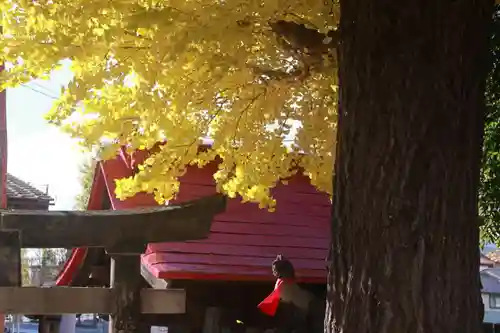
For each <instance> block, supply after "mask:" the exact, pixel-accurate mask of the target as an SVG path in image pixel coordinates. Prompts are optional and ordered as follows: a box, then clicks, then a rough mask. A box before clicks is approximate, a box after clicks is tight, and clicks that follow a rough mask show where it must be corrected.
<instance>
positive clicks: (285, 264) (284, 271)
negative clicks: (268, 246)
mask: <svg viewBox="0 0 500 333" xmlns="http://www.w3.org/2000/svg"><path fill="white" fill-rule="evenodd" d="M272 269H273V275H274V277H276V278H278V279H294V278H295V268H293V265H292V263H291V262H290V260H288V259H286V258H285V257H284V256H283V255H282V254H278V255H277V256H276V259H274V261H273V265H272Z"/></svg>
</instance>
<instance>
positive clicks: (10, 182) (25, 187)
mask: <svg viewBox="0 0 500 333" xmlns="http://www.w3.org/2000/svg"><path fill="white" fill-rule="evenodd" d="M9 199H11V200H12V199H18V200H35V201H45V202H48V203H52V202H53V201H54V199H53V198H52V197H51V196H49V195H48V194H47V193H45V192H43V191H40V190H39V189H37V188H36V187H34V186H33V185H31V184H29V183H27V182H25V181H22V180H21V179H19V178H17V177H15V176H13V175H11V174H7V200H9Z"/></svg>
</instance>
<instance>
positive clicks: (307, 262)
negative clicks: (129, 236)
mask: <svg viewBox="0 0 500 333" xmlns="http://www.w3.org/2000/svg"><path fill="white" fill-rule="evenodd" d="M215 171H216V165H215V163H212V164H210V165H208V166H207V167H205V168H203V169H200V168H197V167H190V168H189V169H188V171H187V173H186V175H185V176H184V177H182V178H181V186H180V192H179V195H178V196H177V198H176V200H174V201H173V202H183V201H188V200H193V199H196V198H199V197H203V196H207V195H210V194H214V193H215V184H214V180H213V177H212V175H213V173H214V172H215ZM273 195H274V196H275V198H276V199H277V202H278V204H277V207H276V211H275V212H273V213H270V212H268V211H267V210H263V209H259V208H258V206H257V205H256V204H252V203H241V202H240V201H239V200H238V199H231V200H229V202H228V207H227V210H226V212H225V213H223V214H219V215H218V216H216V218H215V220H214V222H213V224H212V229H211V234H210V236H209V238H208V239H206V240H202V241H189V242H183V243H163V244H150V245H149V247H148V252H147V254H146V255H145V256H144V258H143V260H144V261H145V262H146V263H147V264H148V266H149V267H150V268H151V271H152V272H153V273H154V274H155V275H156V276H158V277H161V278H165V279H184V278H189V279H217V280H272V279H273V277H272V275H271V269H270V267H271V262H272V260H273V259H274V258H275V257H276V255H277V254H278V253H282V254H284V255H285V256H286V257H288V258H289V259H291V261H292V262H293V264H294V265H295V267H296V270H297V275H298V277H299V278H300V279H302V280H304V281H309V282H323V281H324V280H325V277H326V271H325V267H326V265H325V259H326V255H327V250H328V244H329V239H330V210H331V204H330V201H329V198H328V196H327V195H326V194H323V193H319V192H318V191H316V190H315V188H314V187H313V186H311V185H310V183H309V180H308V178H307V177H305V176H302V175H300V176H299V175H297V176H294V177H292V178H291V179H290V180H289V181H288V185H279V186H277V188H275V189H274V190H273Z"/></svg>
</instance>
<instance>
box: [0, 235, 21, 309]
mask: <svg viewBox="0 0 500 333" xmlns="http://www.w3.org/2000/svg"><path fill="white" fill-rule="evenodd" d="M21 281H22V278H21V242H20V238H19V232H18V231H15V230H3V231H0V286H1V287H12V286H20V285H21ZM0 313H1V312H0Z"/></svg>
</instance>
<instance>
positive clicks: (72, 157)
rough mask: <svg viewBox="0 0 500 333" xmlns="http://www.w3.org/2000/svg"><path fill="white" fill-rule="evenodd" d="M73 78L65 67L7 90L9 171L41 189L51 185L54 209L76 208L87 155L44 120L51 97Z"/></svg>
mask: <svg viewBox="0 0 500 333" xmlns="http://www.w3.org/2000/svg"><path fill="white" fill-rule="evenodd" d="M70 79H71V71H69V70H68V69H63V70H60V71H58V72H55V73H53V75H52V76H51V79H50V80H49V81H34V82H31V83H29V84H26V85H24V86H20V87H18V88H15V89H9V90H7V136H8V157H7V164H8V167H7V169H8V172H9V173H11V174H13V175H14V176H17V177H19V178H21V179H22V180H24V181H27V182H30V183H32V184H33V185H35V186H37V187H39V188H43V187H44V186H46V185H48V188H49V194H50V195H51V196H52V197H53V198H54V199H55V206H54V207H53V209H72V208H73V205H74V197H75V196H76V195H77V194H78V193H79V191H80V184H79V166H80V164H81V163H82V162H83V161H84V159H85V158H86V156H85V155H84V154H83V153H82V152H81V150H80V148H79V147H78V146H77V145H76V144H75V142H74V141H73V140H72V139H71V138H69V137H68V136H67V135H65V134H64V133H62V132H60V131H59V130H58V129H57V128H56V127H54V126H51V125H49V124H48V123H47V122H46V121H45V120H44V114H45V113H46V112H47V111H49V109H50V107H51V105H52V102H53V101H54V99H53V98H51V97H57V96H58V94H59V91H60V86H61V85H62V84H64V83H67V82H68V81H69V80H70Z"/></svg>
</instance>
